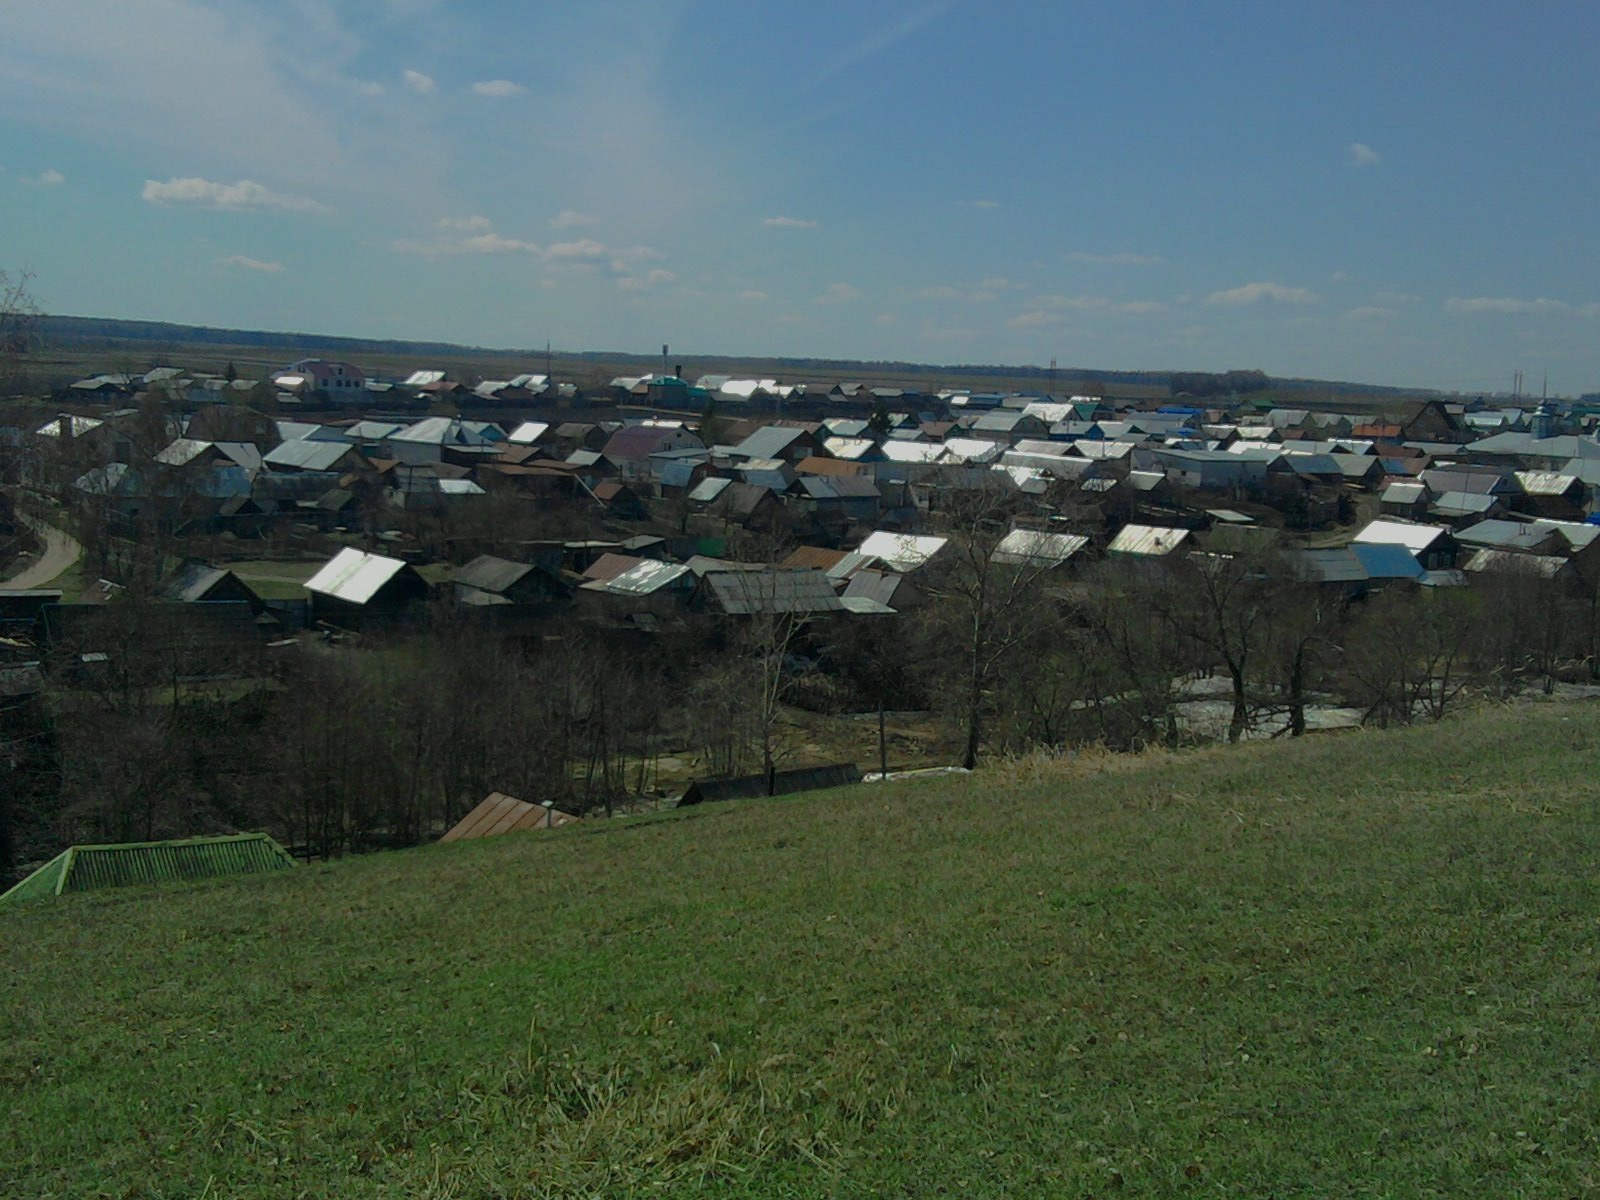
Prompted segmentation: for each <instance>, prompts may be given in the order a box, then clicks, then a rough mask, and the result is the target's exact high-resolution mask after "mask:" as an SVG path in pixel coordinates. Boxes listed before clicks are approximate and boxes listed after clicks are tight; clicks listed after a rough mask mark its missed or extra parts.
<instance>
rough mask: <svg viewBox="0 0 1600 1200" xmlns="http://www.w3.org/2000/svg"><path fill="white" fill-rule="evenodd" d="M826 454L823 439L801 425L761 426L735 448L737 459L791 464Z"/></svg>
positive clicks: (734, 452)
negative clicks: (769, 460) (770, 460)
mask: <svg viewBox="0 0 1600 1200" xmlns="http://www.w3.org/2000/svg"><path fill="white" fill-rule="evenodd" d="M827 453H828V451H827V448H826V446H825V445H824V444H823V441H822V439H820V438H818V437H817V435H816V434H815V433H813V432H812V431H811V430H810V429H809V428H807V427H805V426H799V425H765V426H762V427H761V428H760V429H757V430H756V431H755V432H754V433H752V434H750V435H749V436H748V437H746V438H745V439H744V440H743V441H741V442H740V443H739V444H738V445H737V446H735V447H734V448H733V457H735V458H739V459H776V460H778V461H781V462H788V463H796V462H799V461H800V460H801V459H805V458H811V457H814V456H821V455H825V454H827Z"/></svg>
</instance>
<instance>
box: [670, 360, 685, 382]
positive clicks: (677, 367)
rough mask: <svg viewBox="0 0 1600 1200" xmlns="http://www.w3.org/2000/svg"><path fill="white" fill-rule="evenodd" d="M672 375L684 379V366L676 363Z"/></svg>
mask: <svg viewBox="0 0 1600 1200" xmlns="http://www.w3.org/2000/svg"><path fill="white" fill-rule="evenodd" d="M672 373H673V374H674V375H676V376H677V377H678V378H679V379H682V378H683V364H682V363H676V364H675V365H674V366H673V368H672Z"/></svg>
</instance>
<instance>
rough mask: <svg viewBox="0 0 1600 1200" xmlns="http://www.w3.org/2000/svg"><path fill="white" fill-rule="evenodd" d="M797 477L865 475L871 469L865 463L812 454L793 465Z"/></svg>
mask: <svg viewBox="0 0 1600 1200" xmlns="http://www.w3.org/2000/svg"><path fill="white" fill-rule="evenodd" d="M794 469H795V472H796V474H799V475H866V474H869V473H870V472H871V471H872V468H871V467H869V466H867V465H866V464H865V463H858V462H848V461H846V460H845V459H842V458H821V457H819V456H817V455H815V454H813V455H812V456H811V457H810V458H802V459H801V460H800V461H799V462H797V463H796V464H795V465H794Z"/></svg>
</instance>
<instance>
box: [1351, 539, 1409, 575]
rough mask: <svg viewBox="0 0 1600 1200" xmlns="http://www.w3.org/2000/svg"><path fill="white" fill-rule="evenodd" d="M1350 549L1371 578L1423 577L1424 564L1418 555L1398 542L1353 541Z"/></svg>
mask: <svg viewBox="0 0 1600 1200" xmlns="http://www.w3.org/2000/svg"><path fill="white" fill-rule="evenodd" d="M1350 550H1351V551H1352V552H1353V553H1354V554H1355V556H1356V558H1357V559H1359V560H1360V562H1361V567H1362V570H1364V571H1366V573H1367V578H1369V579H1421V578H1422V575H1423V571H1422V564H1421V563H1419V562H1418V561H1417V558H1416V555H1414V554H1412V553H1411V551H1410V550H1407V549H1406V548H1405V547H1404V546H1401V545H1399V544H1397V543H1392V542H1391V543H1383V542H1352V543H1350Z"/></svg>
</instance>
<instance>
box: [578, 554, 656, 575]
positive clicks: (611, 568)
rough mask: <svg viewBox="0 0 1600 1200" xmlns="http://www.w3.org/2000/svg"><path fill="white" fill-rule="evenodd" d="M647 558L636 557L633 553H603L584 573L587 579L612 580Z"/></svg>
mask: <svg viewBox="0 0 1600 1200" xmlns="http://www.w3.org/2000/svg"><path fill="white" fill-rule="evenodd" d="M644 561H645V560H644V559H642V558H635V557H634V556H633V555H631V554H612V553H610V552H607V553H605V554H602V555H601V556H600V557H599V558H597V559H595V560H594V561H593V562H592V563H590V564H589V569H588V570H587V571H585V572H584V573H583V577H584V578H585V579H599V580H612V579H615V578H616V577H617V576H618V575H621V574H622V573H623V572H624V571H631V570H633V568H635V567H637V566H638V565H639V564H640V563H642V562H644Z"/></svg>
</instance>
